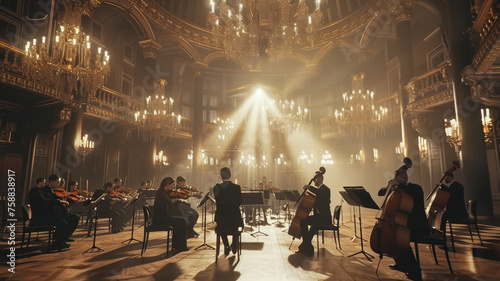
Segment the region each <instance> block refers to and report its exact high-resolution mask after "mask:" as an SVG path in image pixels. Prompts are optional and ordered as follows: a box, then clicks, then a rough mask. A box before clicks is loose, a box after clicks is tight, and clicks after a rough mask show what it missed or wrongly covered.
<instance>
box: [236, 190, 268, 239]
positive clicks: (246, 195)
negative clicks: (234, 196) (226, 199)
mask: <svg viewBox="0 0 500 281" xmlns="http://www.w3.org/2000/svg"><path fill="white" fill-rule="evenodd" d="M241 205H242V206H243V205H250V206H252V207H254V208H255V207H256V206H255V205H261V206H262V205H264V197H263V195H262V193H261V192H242V193H241ZM250 229H251V230H253V228H252V226H250ZM257 234H261V235H264V236H268V235H267V234H266V233H264V232H262V231H260V223H258V224H257V231H256V232H253V233H250V235H252V236H253V237H254V238H255V236H256V235H257Z"/></svg>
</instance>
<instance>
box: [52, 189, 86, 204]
mask: <svg viewBox="0 0 500 281" xmlns="http://www.w3.org/2000/svg"><path fill="white" fill-rule="evenodd" d="M54 194H55V195H56V196H57V197H58V198H59V199H67V201H68V202H70V203H74V202H78V201H79V200H80V197H78V195H75V194H74V193H71V192H67V191H66V190H64V188H63V187H58V188H56V190H54Z"/></svg>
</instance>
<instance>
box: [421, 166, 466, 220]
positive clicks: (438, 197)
mask: <svg viewBox="0 0 500 281" xmlns="http://www.w3.org/2000/svg"><path fill="white" fill-rule="evenodd" d="M458 168H460V163H459V162H458V161H457V160H453V162H452V166H451V167H450V168H449V169H448V171H446V172H445V173H444V174H443V177H441V180H440V181H439V184H437V185H436V186H435V187H434V189H433V190H432V192H431V193H430V194H429V196H427V198H425V200H429V204H428V205H427V208H426V209H425V214H426V215H427V220H428V221H429V226H431V228H432V214H434V212H435V211H436V210H444V207H446V204H447V203H448V200H449V199H450V196H451V193H450V192H449V191H448V190H444V189H442V188H441V183H442V182H443V180H444V178H445V177H446V174H447V173H453V172H455V171H456V170H457V169H458Z"/></svg>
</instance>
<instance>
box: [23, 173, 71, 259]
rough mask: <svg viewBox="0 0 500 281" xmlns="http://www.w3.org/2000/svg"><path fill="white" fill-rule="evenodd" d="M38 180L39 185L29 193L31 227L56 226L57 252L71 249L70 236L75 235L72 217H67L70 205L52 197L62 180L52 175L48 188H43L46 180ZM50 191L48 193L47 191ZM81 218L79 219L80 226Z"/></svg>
mask: <svg viewBox="0 0 500 281" xmlns="http://www.w3.org/2000/svg"><path fill="white" fill-rule="evenodd" d="M39 180H40V179H37V185H36V186H35V187H33V188H31V190H30V191H29V193H28V200H29V203H30V205H31V212H32V214H33V216H32V218H31V221H30V226H43V225H55V226H56V231H55V234H54V239H55V243H54V247H55V249H57V250H61V249H65V248H69V246H70V245H69V244H68V243H66V242H70V240H71V239H69V236H71V234H72V233H73V231H74V229H73V225H70V224H69V223H68V219H69V221H71V220H72V219H74V218H73V217H72V216H70V217H67V216H66V214H65V213H66V209H65V208H66V207H67V206H68V205H69V203H68V202H67V201H63V200H59V199H57V198H56V196H55V195H54V196H52V195H50V193H49V192H51V193H53V192H52V189H56V188H57V187H58V186H59V184H60V182H61V178H60V177H59V176H57V175H50V176H49V182H48V184H47V186H42V182H44V181H45V180H44V179H41V180H40V181H39ZM47 190H48V191H47ZM78 220H79V217H78V218H77V221H76V222H77V224H78Z"/></svg>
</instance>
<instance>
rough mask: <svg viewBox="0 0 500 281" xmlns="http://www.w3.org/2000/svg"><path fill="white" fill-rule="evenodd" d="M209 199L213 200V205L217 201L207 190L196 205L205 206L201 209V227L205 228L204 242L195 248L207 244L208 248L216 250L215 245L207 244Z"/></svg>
mask: <svg viewBox="0 0 500 281" xmlns="http://www.w3.org/2000/svg"><path fill="white" fill-rule="evenodd" d="M208 200H210V201H212V206H213V205H214V204H213V203H214V202H215V200H214V199H213V198H212V196H211V195H210V192H207V194H205V197H203V199H202V200H201V201H200V203H198V205H197V206H196V208H199V207H201V206H203V209H201V227H202V228H203V244H201V245H200V246H198V247H196V248H195V250H198V249H199V248H201V247H203V246H206V247H208V248H211V249H212V250H215V248H214V247H212V246H210V245H208V244H207V204H206V203H207V201H208Z"/></svg>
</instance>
